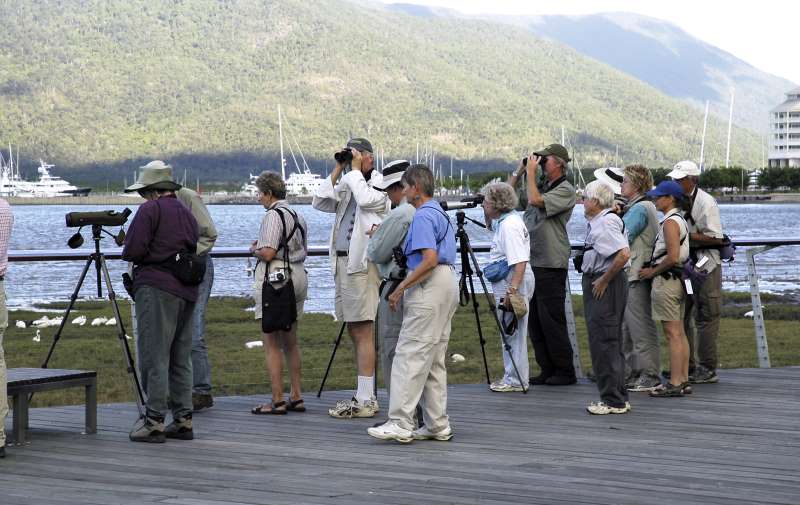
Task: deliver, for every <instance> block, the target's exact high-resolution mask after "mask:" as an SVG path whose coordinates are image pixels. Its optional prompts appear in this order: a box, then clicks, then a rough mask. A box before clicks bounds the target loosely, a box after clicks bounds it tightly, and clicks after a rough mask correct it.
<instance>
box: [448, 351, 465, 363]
mask: <svg viewBox="0 0 800 505" xmlns="http://www.w3.org/2000/svg"><path fill="white" fill-rule="evenodd" d="M464 361H467V358H465V357H464V356H463V355H461V354H458V353H457V352H454V353H453V354H451V355H450V362H451V363H463V362H464Z"/></svg>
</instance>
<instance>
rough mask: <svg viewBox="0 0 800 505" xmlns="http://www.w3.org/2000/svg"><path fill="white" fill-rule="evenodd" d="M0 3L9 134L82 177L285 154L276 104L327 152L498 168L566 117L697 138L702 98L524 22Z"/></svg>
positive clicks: (601, 127) (326, 11)
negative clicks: (162, 164) (372, 149)
mask: <svg viewBox="0 0 800 505" xmlns="http://www.w3.org/2000/svg"><path fill="white" fill-rule="evenodd" d="M0 8H1V10H2V11H3V12H4V13H5V16H4V19H5V23H4V28H3V30H0V48H2V50H0V68H2V69H3V71H2V73H0V144H3V145H5V144H7V143H12V144H14V145H15V146H17V145H18V146H20V149H21V154H22V155H23V161H26V162H27V166H28V167H31V166H32V165H31V162H32V160H35V159H38V158H39V157H42V158H44V159H46V160H48V161H50V162H53V163H55V164H56V165H58V166H59V167H62V168H65V169H68V170H71V171H72V173H73V175H76V176H80V178H83V179H93V180H95V181H105V180H107V179H108V177H109V173H114V174H116V176H117V178H121V175H119V174H120V173H121V172H120V171H121V170H125V172H124V173H126V174H129V173H130V169H131V168H133V167H135V166H137V165H138V164H139V161H141V160H143V159H147V158H152V157H160V158H164V159H168V160H172V161H173V162H175V165H176V167H177V168H178V170H182V169H184V168H189V169H190V170H191V171H192V173H191V175H190V177H193V176H194V175H199V176H201V177H203V178H204V180H220V181H223V180H234V179H240V178H242V177H243V176H244V175H246V174H247V172H248V171H256V170H260V169H264V168H275V167H277V165H276V164H275V163H274V160H275V159H276V158H277V154H276V153H277V150H278V131H277V130H278V125H277V113H276V109H277V106H278V105H279V104H281V105H282V106H283V110H284V111H285V113H286V116H287V123H288V127H289V130H288V133H289V134H290V135H289V139H293V138H296V139H297V142H298V143H299V145H300V146H301V147H302V148H303V150H304V153H305V155H306V156H307V157H311V158H316V159H321V158H329V157H330V154H331V153H332V152H333V150H334V149H335V148H337V147H339V146H340V145H341V144H342V143H343V142H344V140H345V138H346V137H347V136H348V135H349V134H351V133H352V134H357V135H365V136H368V137H369V138H370V139H371V140H372V141H373V143H374V144H375V145H376V146H377V147H379V148H381V149H383V150H384V151H385V153H386V156H387V158H391V157H400V156H413V153H415V150H416V146H417V144H418V143H420V144H422V145H425V144H430V145H431V146H432V148H433V149H434V150H435V151H436V152H437V159H439V160H444V159H446V158H448V157H455V158H456V159H458V160H471V165H470V166H471V167H472V168H483V167H484V166H485V167H498V166H500V162H499V161H498V160H502V161H503V162H508V161H510V160H514V159H516V158H518V157H519V156H520V154H521V153H523V152H524V151H526V150H527V149H530V148H533V147H536V146H540V145H543V144H546V143H549V142H552V141H556V140H558V139H559V138H560V135H561V134H560V130H561V127H562V126H564V127H565V128H566V131H567V136H568V139H569V143H570V145H571V146H572V147H574V148H575V150H576V153H577V156H575V157H576V158H577V160H578V161H579V162H580V164H581V165H582V166H590V165H592V164H603V163H608V162H609V161H610V160H613V158H614V153H615V151H616V149H617V148H618V149H619V157H620V158H621V161H624V162H633V161H644V162H647V163H650V164H653V165H655V166H659V165H669V164H671V163H674V161H675V160H677V159H682V158H686V157H696V156H697V154H698V152H699V143H700V131H701V129H702V119H703V118H702V114H701V113H699V112H698V111H697V110H695V109H694V108H692V107H690V106H688V105H687V104H685V103H682V102H680V101H678V100H675V99H672V98H669V97H667V96H666V95H664V94H663V93H661V92H660V91H658V90H656V89H654V88H653V87H651V86H649V85H647V84H644V83H642V82H641V81H638V80H636V79H634V78H633V77H631V76H629V75H627V74H624V73H622V72H620V71H618V70H615V69H613V68H611V67H609V66H607V65H604V64H601V63H598V62H596V61H595V60H593V59H590V58H587V57H585V56H582V55H581V54H579V53H578V52H576V51H574V50H572V49H569V48H567V47H565V46H563V45H561V44H557V43H553V42H549V41H545V40H542V39H540V38H537V37H536V36H534V35H532V34H531V33H530V32H529V31H527V30H526V29H524V28H519V27H513V26H508V25H502V24H495V23H490V22H486V21H471V20H458V19H435V18H434V19H424V18H419V17H414V16H410V15H407V14H403V13H397V12H391V11H389V10H386V9H384V8H382V7H379V6H375V5H373V4H369V3H351V2H347V1H342V0H315V1H313V2H309V1H302V0H276V1H264V0H258V1H257V0H173V1H169V2H167V1H159V2H153V1H151V0H26V1H24V2H18V1H14V0H0ZM724 136H725V126H724V124H722V123H721V122H718V121H714V122H712V124H711V125H710V128H709V136H708V138H707V153H708V157H707V160H708V164H714V163H720V162H721V161H722V157H723V156H724ZM760 152H761V151H760V145H759V142H758V138H757V136H756V135H755V134H753V133H751V132H749V131H747V130H744V129H735V130H734V134H733V147H732V156H731V157H732V160H733V162H735V163H737V164H744V165H755V164H756V163H757V162H758V161H760ZM460 163H466V162H460ZM312 166H313V168H315V169H316V170H318V171H319V170H321V169H322V166H323V165H322V164H321V163H320V162H317V164H316V165H314V164H313V163H312ZM457 166H458V165H457ZM109 167H113V170H110V169H109ZM59 173H63V172H59ZM101 174H102V175H101ZM66 175H67V176H69V172H68V171H67V174H66Z"/></svg>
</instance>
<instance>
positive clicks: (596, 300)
mask: <svg viewBox="0 0 800 505" xmlns="http://www.w3.org/2000/svg"><path fill="white" fill-rule="evenodd" d="M613 204H614V190H613V189H611V187H610V186H609V185H608V184H606V183H604V182H602V181H592V182H590V183H589V184H587V185H586V191H585V192H584V194H583V208H584V214H585V216H586V220H587V221H588V223H587V226H588V232H587V234H586V242H585V244H584V246H583V256H582V257H583V263H582V264H576V267H578V266H580V268H579V270H580V271H582V272H583V279H582V285H583V311H584V315H585V317H586V329H587V331H588V333H589V352H590V353H591V355H592V370H593V371H594V375H595V377H596V378H597V389H598V390H599V392H600V401H599V402H592V403H591V404H590V405H589V406H587V407H586V410H587V411H589V413H590V414H595V415H605V414H625V413H627V412H630V410H631V405H630V403H629V402H628V391H627V389H626V388H625V358H624V356H623V355H622V317H623V313H624V312H625V304H626V302H627V298H628V280H627V272H626V271H625V269H627V268H628V267H629V266H630V258H631V252H630V249H629V247H628V239H627V237H626V236H625V225H624V223H623V222H622V219H621V218H620V217H619V216H617V215H616V214H614V212H613V211H612V206H613Z"/></svg>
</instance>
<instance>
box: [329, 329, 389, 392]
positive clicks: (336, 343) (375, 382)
mask: <svg viewBox="0 0 800 505" xmlns="http://www.w3.org/2000/svg"><path fill="white" fill-rule="evenodd" d="M377 324H378V321H375V331H373V338H374V339H375V363H376V365H377V363H378V350H379V349H378V334H377V328H378V327H377ZM345 326H347V323H342V327H341V328H339V335H338V336H337V337H336V340H334V342H333V350H332V351H331V357H330V359H329V360H328V368H326V369H325V375H324V376H323V377H322V382H320V384H319V391H317V398H321V397H322V390H323V389H325V382H326V381H327V380H328V374H329V373H330V372H331V366H333V358H335V357H336V351H337V349H339V344H341V343H342V335H344V327H345ZM377 370H378V367H377V366H375V379H374V380H373V381H372V393H373V394H374V395H375V396H376V397H377V396H378V373H377Z"/></svg>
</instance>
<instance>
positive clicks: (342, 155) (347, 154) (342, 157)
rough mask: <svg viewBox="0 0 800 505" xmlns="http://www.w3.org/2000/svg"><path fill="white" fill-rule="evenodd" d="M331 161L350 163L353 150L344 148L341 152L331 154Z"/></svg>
mask: <svg viewBox="0 0 800 505" xmlns="http://www.w3.org/2000/svg"><path fill="white" fill-rule="evenodd" d="M333 159H335V160H336V161H338V162H339V163H350V162H351V161H353V148H352V147H345V148H344V149H342V150H341V151H339V152H337V153H333Z"/></svg>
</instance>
